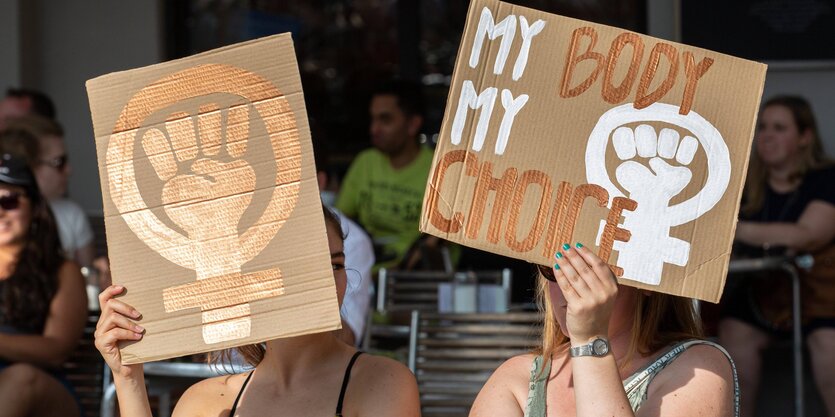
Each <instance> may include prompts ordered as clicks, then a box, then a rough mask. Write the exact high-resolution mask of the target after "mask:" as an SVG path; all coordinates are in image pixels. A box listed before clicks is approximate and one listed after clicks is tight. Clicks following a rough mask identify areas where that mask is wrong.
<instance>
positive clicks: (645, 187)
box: [420, 0, 766, 302]
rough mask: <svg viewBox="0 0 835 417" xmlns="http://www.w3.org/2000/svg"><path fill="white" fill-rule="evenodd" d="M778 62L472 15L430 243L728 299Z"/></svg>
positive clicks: (447, 128) (445, 134)
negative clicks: (740, 214) (771, 75)
mask: <svg viewBox="0 0 835 417" xmlns="http://www.w3.org/2000/svg"><path fill="white" fill-rule="evenodd" d="M765 70H766V67H765V65H762V64H759V63H756V62H750V61H745V60H742V59H738V58H734V57H730V56H727V55H722V54H719V53H715V52H711V51H707V50H704V49H699V48H694V47H690V46H687V45H682V44H677V43H673V42H668V41H664V40H661V39H656V38H652V37H649V36H644V35H640V34H637V33H632V32H628V31H625V30H621V29H617V28H613V27H608V26H603V25H598V24H594V23H590V22H584V21H580V20H576V19H569V18H565V17H561V16H557V15H553V14H548V13H544V12H540V11H537V10H533V9H528V8H524V7H519V6H515V5H511V4H508V3H503V2H500V1H495V0H476V1H473V2H471V3H470V10H469V14H468V16H467V23H466V26H465V29H464V34H463V36H462V38H461V45H460V47H459V50H458V59H457V61H456V65H455V71H454V74H453V77H452V83H451V86H450V92H449V98H448V100H447V107H446V113H445V116H444V121H443V125H442V127H441V132H440V136H439V139H438V147H437V149H436V152H435V159H434V161H433V168H432V174H431V175H430V179H429V182H428V183H427V187H426V195H425V198H424V203H423V212H422V214H421V226H420V228H421V231H423V232H426V233H430V234H433V235H436V236H439V237H442V238H445V239H448V240H451V241H454V242H457V243H460V244H463V245H467V246H472V247H475V248H478V249H482V250H486V251H490V252H494V253H497V254H501V255H505V256H511V257H514V258H518V259H523V260H526V261H529V262H532V263H536V264H541V265H552V264H553V256H554V253H555V252H557V251H558V250H560V247H561V245H563V244H564V243H569V242H570V243H571V244H572V245H573V243H574V242H583V243H584V244H585V245H587V246H588V247H590V248H592V249H594V250H596V251H597V253H598V255H599V256H600V257H601V258H602V259H604V260H606V261H607V262H608V263H609V264H610V266H611V269H612V270H613V271H614V272H615V274H616V275H617V276H618V277H619V281H620V282H621V283H622V284H627V285H632V286H635V287H639V288H644V289H649V290H653V291H660V292H664V293H670V294H676V295H681V296H687V297H695V298H699V299H703V300H708V301H712V302H717V301H718V300H719V297H720V296H721V294H722V289H723V287H724V282H725V275H726V273H727V268H728V259H729V255H730V248H731V243H732V240H733V235H734V230H735V226H736V217H737V211H738V209H739V200H740V193H741V188H742V184H743V182H744V181H745V173H746V170H747V163H748V161H747V158H748V155H749V153H750V148H751V139H752V136H753V128H754V123H755V118H756V114H757V110H758V107H759V103H760V97H761V94H762V88H763V82H764V78H765Z"/></svg>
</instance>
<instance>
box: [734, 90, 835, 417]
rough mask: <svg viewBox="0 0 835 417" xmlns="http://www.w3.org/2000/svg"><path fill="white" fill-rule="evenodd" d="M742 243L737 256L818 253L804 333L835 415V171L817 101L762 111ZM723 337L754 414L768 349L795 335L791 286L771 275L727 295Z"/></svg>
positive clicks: (805, 285)
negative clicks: (814, 104)
mask: <svg viewBox="0 0 835 417" xmlns="http://www.w3.org/2000/svg"><path fill="white" fill-rule="evenodd" d="M754 147H755V152H754V157H753V159H752V160H751V164H750V168H749V174H748V179H747V182H746V184H745V194H744V198H743V200H742V210H741V213H740V222H739V224H738V225H737V229H736V240H737V242H739V243H742V245H739V246H738V247H737V248H736V249H737V251H736V255H746V256H755V257H762V256H769V255H781V254H784V253H787V254H798V253H811V254H813V255H814V256H815V266H814V268H813V269H812V270H811V271H808V272H807V273H805V274H804V275H803V278H802V280H801V299H802V305H801V307H802V312H803V314H802V317H803V319H804V323H803V329H802V330H803V333H804V335H805V336H806V342H807V344H808V346H809V353H810V354H811V355H810V356H811V359H812V369H813V371H814V376H815V382H816V384H817V387H818V390H819V391H820V393H821V397H822V398H823V399H824V403H825V404H826V407H827V409H828V410H829V415H830V416H835V267H833V265H835V182H833V178H835V165H833V164H832V162H831V161H830V160H828V158H827V157H826V155H825V154H824V152H823V145H822V144H821V139H820V137H819V136H818V129H817V124H816V123H815V116H814V114H813V113H812V108H811V106H809V103H808V102H807V101H806V100H805V99H803V98H801V97H794V96H778V97H774V98H772V99H770V100H768V101H767V102H766V103H765V105H764V106H763V108H762V111H761V112H760V117H759V121H758V122H757V133H756V135H755V142H754ZM724 304H725V309H724V314H725V317H724V319H723V320H722V321H721V322H720V324H719V339H720V340H721V341H722V343H723V344H724V345H725V346H727V347H728V351H730V352H731V354H732V355H733V357H734V358H737V362H738V363H739V376H740V380H741V382H742V388H743V389H744V391H745V395H743V397H742V398H743V399H744V400H745V405H746V408H747V411H746V414H748V413H749V412H750V413H751V414H749V415H753V412H754V406H755V404H756V398H757V397H756V395H757V390H758V388H759V380H760V369H761V367H762V363H761V362H762V353H761V352H762V350H763V349H764V348H765V347H766V346H768V344H769V343H770V342H771V340H772V339H774V338H780V337H782V338H787V337H789V336H790V334H791V332H790V331H791V283H790V281H789V279H788V278H787V277H785V276H781V274H780V273H779V272H774V271H769V272H763V273H761V274H759V276H757V277H756V279H754V280H751V281H747V282H744V283H743V285H742V286H740V287H739V288H738V289H737V290H736V291H735V292H732V293H729V294H728V295H727V296H726V297H725V302H724Z"/></svg>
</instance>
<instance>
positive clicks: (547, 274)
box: [536, 265, 557, 282]
mask: <svg viewBox="0 0 835 417" xmlns="http://www.w3.org/2000/svg"><path fill="white" fill-rule="evenodd" d="M536 269H537V270H538V271H539V275H542V277H543V278H545V279H547V280H548V281H551V282H557V277H555V276H554V270H553V269H551V268H549V267H547V266H542V265H537V266H536Z"/></svg>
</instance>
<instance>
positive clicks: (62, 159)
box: [0, 116, 96, 267]
mask: <svg viewBox="0 0 835 417" xmlns="http://www.w3.org/2000/svg"><path fill="white" fill-rule="evenodd" d="M5 130H6V133H5V134H3V138H4V139H3V140H2V142H0V149H5V151H6V152H12V153H15V154H21V155H23V156H25V158H26V159H27V160H28V161H29V164H30V166H31V167H32V171H33V172H34V173H35V178H37V180H38V187H40V190H41V194H43V196H44V197H46V199H47V200H48V201H49V206H50V208H51V209H52V213H53V214H54V216H55V221H56V222H57V224H58V233H59V235H60V237H61V246H62V247H63V248H64V252H65V253H66V255H67V256H68V257H69V258H70V259H72V260H74V261H76V262H78V264H80V265H81V266H88V267H89V266H92V264H93V258H94V257H95V255H96V247H95V243H94V242H93V229H92V227H90V222H89V220H88V219H87V214H86V213H84V210H83V209H82V208H81V206H79V205H78V204H77V203H76V202H74V201H72V200H70V199H68V198H66V194H67V184H68V181H69V176H70V164H69V160H68V159H67V150H66V147H65V146H64V130H63V129H62V128H61V125H60V124H58V122H55V121H53V120H50V119H46V118H43V117H39V116H26V117H21V118H17V119H10V120H9V121H8V123H7V124H6V129H5ZM21 131H23V132H26V133H28V134H29V135H31V136H29V135H26V134H25V133H20V132H21ZM32 137H34V138H35V140H34V146H33V145H32V144H30V143H26V142H32Z"/></svg>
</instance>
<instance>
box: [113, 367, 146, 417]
mask: <svg viewBox="0 0 835 417" xmlns="http://www.w3.org/2000/svg"><path fill="white" fill-rule="evenodd" d="M113 384H114V385H116V396H117V397H118V398H119V414H120V415H121V416H122V417H151V405H150V403H149V402H148V391H147V390H146V389H145V375H144V374H143V373H142V370H141V369H139V372H136V374H135V375H131V376H120V375H116V374H113Z"/></svg>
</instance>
